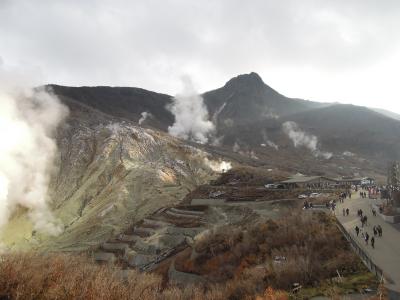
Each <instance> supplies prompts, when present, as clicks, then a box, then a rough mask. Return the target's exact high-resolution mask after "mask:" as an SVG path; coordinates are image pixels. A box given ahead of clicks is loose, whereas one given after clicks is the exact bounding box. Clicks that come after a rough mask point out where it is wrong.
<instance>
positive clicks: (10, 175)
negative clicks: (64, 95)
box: [0, 65, 68, 235]
mask: <svg viewBox="0 0 400 300" xmlns="http://www.w3.org/2000/svg"><path fill="white" fill-rule="evenodd" d="M8 75H9V72H7V71H6V70H5V69H3V68H2V66H1V65H0V79H5V80H1V82H0V136H1V140H2V141H1V144H0V226H4V225H5V224H6V223H7V222H8V219H9V218H10V216H11V214H12V213H13V211H14V210H15V209H17V208H18V206H22V207H25V208H27V209H28V214H29V218H30V219H31V221H32V223H33V225H34V228H35V230H38V231H41V232H46V233H48V234H52V235H56V234H58V233H59V232H60V230H61V229H60V227H59V226H58V224H57V223H58V222H57V221H56V220H55V219H54V217H53V216H52V214H51V212H50V209H49V207H48V205H47V200H48V199H47V190H48V184H49V175H50V171H51V168H52V166H53V164H52V163H53V160H54V156H55V154H56V150H57V149H56V144H55V141H54V139H53V138H52V137H53V135H54V133H55V130H56V128H57V126H58V125H59V123H60V122H61V121H62V120H63V119H64V118H65V117H66V115H67V113H68V110H67V109H66V108H65V106H64V105H62V104H61V103H60V102H59V101H58V99H57V98H56V97H55V96H54V95H51V94H49V93H48V92H46V91H45V90H44V89H36V90H33V89H31V88H28V87H25V86H24V87H22V86H18V84H17V82H18V76H16V75H15V73H10V76H8ZM21 82H26V80H21Z"/></svg>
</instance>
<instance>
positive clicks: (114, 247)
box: [101, 242, 129, 253]
mask: <svg viewBox="0 0 400 300" xmlns="http://www.w3.org/2000/svg"><path fill="white" fill-rule="evenodd" d="M101 248H102V249H103V250H106V251H111V252H122V253H125V251H126V250H127V249H129V245H128V244H127V243H108V242H107V243H103V244H102V245H101Z"/></svg>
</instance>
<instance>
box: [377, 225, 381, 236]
mask: <svg viewBox="0 0 400 300" xmlns="http://www.w3.org/2000/svg"><path fill="white" fill-rule="evenodd" d="M377 229H378V234H379V236H382V227H381V225H378V227H377Z"/></svg>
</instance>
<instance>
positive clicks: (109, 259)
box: [93, 251, 117, 263]
mask: <svg viewBox="0 0 400 300" xmlns="http://www.w3.org/2000/svg"><path fill="white" fill-rule="evenodd" d="M93 259H94V260H95V261H97V262H103V263H115V261H116V260H117V258H116V256H115V254H114V253H110V252H102V251H97V252H94V253H93Z"/></svg>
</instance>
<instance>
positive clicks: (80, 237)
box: [3, 117, 215, 250]
mask: <svg viewBox="0 0 400 300" xmlns="http://www.w3.org/2000/svg"><path fill="white" fill-rule="evenodd" d="M93 123H94V124H93ZM58 146H59V157H58V159H57V161H56V164H55V165H56V166H55V168H54V175H53V177H52V180H51V184H50V188H49V199H50V200H49V202H50V206H51V207H52V210H53V213H54V216H55V217H56V218H58V219H59V220H60V221H61V222H62V224H64V227H65V229H64V232H63V233H62V234H61V235H59V236H58V237H55V238H54V237H52V238H50V237H46V236H45V235H42V234H40V233H33V236H32V231H31V227H30V226H29V223H28V221H26V217H25V216H24V213H20V214H16V215H15V216H14V218H13V219H12V220H11V222H10V226H7V227H6V228H5V229H4V232H3V243H4V244H5V245H6V246H9V247H14V248H19V247H22V246H24V247H30V246H32V245H37V246H39V247H45V248H51V249H63V250H84V249H88V248H90V246H92V245H93V246H95V245H98V244H99V243H101V242H104V241H105V240H107V239H108V238H109V237H110V236H112V235H113V234H116V233H118V232H120V231H122V230H123V229H125V228H127V227H128V226H130V225H131V224H132V223H134V222H136V221H138V220H140V219H142V218H144V217H145V216H146V215H148V214H150V213H153V212H154V211H156V210H158V209H160V208H161V207H165V206H170V205H174V204H177V203H179V201H180V200H182V198H183V197H184V196H185V195H186V194H187V193H188V192H189V191H191V190H192V189H194V188H195V187H196V186H197V185H199V184H204V183H205V182H207V181H209V180H210V179H212V178H213V176H215V173H213V172H212V171H211V170H210V169H209V168H208V167H207V166H206V165H205V164H204V157H205V154H204V153H203V152H201V151H200V150H198V149H196V148H193V147H190V146H186V145H184V144H182V143H181V142H180V141H179V140H176V139H174V138H171V137H170V136H168V135H166V134H162V133H160V132H157V131H153V130H150V129H143V128H141V127H137V126H134V125H133V124H131V123H128V122H125V121H120V120H117V121H116V120H107V119H106V120H102V121H101V122H97V123H96V122H92V124H90V123H89V121H85V120H84V119H82V118H81V117H80V118H74V117H71V118H70V120H69V121H68V122H67V123H66V124H64V125H63V127H62V128H60V130H59V133H58ZM11 225H13V226H11ZM11 227H12V228H11ZM19 228H21V230H19ZM22 229H23V230H22Z"/></svg>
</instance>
